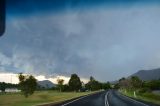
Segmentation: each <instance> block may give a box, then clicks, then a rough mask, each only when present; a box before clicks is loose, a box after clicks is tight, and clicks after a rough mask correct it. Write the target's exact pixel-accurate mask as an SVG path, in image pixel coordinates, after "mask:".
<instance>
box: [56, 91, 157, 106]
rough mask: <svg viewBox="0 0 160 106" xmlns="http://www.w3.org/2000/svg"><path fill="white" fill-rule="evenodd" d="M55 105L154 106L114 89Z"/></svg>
mask: <svg viewBox="0 0 160 106" xmlns="http://www.w3.org/2000/svg"><path fill="white" fill-rule="evenodd" d="M54 106H55V105H54ZM56 106H154V105H151V104H147V103H143V102H140V101H137V100H134V99H131V98H128V97H126V96H123V95H122V94H120V93H118V92H117V91H115V90H109V91H103V92H100V93H96V94H93V95H90V96H85V97H81V98H78V99H75V100H72V101H69V102H66V103H63V104H59V105H56Z"/></svg>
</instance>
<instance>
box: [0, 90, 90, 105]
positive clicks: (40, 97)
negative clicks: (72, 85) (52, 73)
mask: <svg viewBox="0 0 160 106" xmlns="http://www.w3.org/2000/svg"><path fill="white" fill-rule="evenodd" d="M90 93H93V92H57V91H36V92H35V93H34V94H33V95H31V96H29V97H28V98H25V97H24V96H23V95H21V94H20V93H15V94H3V95H0V106H34V105H38V104H43V103H54V102H59V101H64V100H68V99H72V98H75V97H79V96H83V95H87V94H90Z"/></svg>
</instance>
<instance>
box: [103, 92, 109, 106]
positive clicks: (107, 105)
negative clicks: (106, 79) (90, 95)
mask: <svg viewBox="0 0 160 106" xmlns="http://www.w3.org/2000/svg"><path fill="white" fill-rule="evenodd" d="M108 94H109V91H108V92H107V93H106V95H105V100H104V101H105V106H109V103H108Z"/></svg>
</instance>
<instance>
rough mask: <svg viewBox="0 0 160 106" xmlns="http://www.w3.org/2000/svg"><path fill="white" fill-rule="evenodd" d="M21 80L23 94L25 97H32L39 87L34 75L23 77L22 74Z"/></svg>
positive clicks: (19, 76) (20, 75)
mask: <svg viewBox="0 0 160 106" xmlns="http://www.w3.org/2000/svg"><path fill="white" fill-rule="evenodd" d="M18 78H19V86H20V89H21V92H22V93H23V95H24V96H25V97H28V96H29V95H32V94H33V93H34V91H35V90H36V87H37V81H36V79H35V78H34V77H33V76H32V75H23V74H22V73H20V74H19V75H18Z"/></svg>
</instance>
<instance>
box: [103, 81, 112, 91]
mask: <svg viewBox="0 0 160 106" xmlns="http://www.w3.org/2000/svg"><path fill="white" fill-rule="evenodd" d="M102 88H103V89H104V90H107V89H110V88H111V84H110V83H109V82H107V83H103V84H102Z"/></svg>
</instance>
